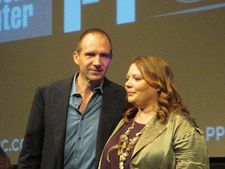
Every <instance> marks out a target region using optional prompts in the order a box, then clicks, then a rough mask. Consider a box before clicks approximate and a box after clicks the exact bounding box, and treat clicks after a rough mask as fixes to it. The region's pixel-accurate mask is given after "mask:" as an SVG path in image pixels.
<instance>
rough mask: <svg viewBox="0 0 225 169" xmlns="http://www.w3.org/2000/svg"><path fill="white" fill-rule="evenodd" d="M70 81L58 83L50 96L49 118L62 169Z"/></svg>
mask: <svg viewBox="0 0 225 169" xmlns="http://www.w3.org/2000/svg"><path fill="white" fill-rule="evenodd" d="M72 79H73V78H72ZM72 79H69V80H65V81H63V82H61V83H59V84H58V85H57V86H56V88H55V92H54V94H53V95H52V96H51V106H52V111H51V113H52V114H50V116H51V118H52V129H53V133H54V142H55V148H56V153H57V158H58V160H59V165H60V166H61V167H63V159H64V142H65V131H66V121H67V119H66V118H67V111H68V104H69V96H70V91H71V82H72Z"/></svg>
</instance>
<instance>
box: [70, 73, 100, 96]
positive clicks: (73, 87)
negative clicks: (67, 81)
mask: <svg viewBox="0 0 225 169" xmlns="http://www.w3.org/2000/svg"><path fill="white" fill-rule="evenodd" d="M78 75H79V73H78V72H77V73H75V75H74V77H73V83H72V88H71V93H70V96H74V95H80V94H79V92H78V91H77V87H76V83H75V82H76V79H77V77H78ZM103 83H104V80H102V81H101V83H100V85H99V86H97V87H95V88H94V89H93V91H94V92H95V93H99V94H103Z"/></svg>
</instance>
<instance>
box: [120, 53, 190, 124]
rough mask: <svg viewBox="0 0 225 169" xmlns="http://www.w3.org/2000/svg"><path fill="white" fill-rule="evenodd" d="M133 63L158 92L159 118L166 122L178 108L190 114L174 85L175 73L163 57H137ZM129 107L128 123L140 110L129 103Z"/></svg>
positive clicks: (126, 118) (126, 119)
mask: <svg viewBox="0 0 225 169" xmlns="http://www.w3.org/2000/svg"><path fill="white" fill-rule="evenodd" d="M131 64H135V65H136V66H137V68H138V69H139V71H140V73H141V75H142V77H143V78H144V79H145V80H146V82H147V83H148V84H149V85H150V86H151V87H153V88H155V89H156V90H157V92H158V104H159V111H158V112H157V120H160V121H161V122H162V123H165V122H166V121H167V119H168V116H169V113H170V112H171V111H173V110H176V109H179V110H180V111H182V112H183V113H184V114H186V115H187V114H189V111H188V110H187V108H186V107H185V106H184V105H183V103H182V99H181V97H180V95H179V93H178V92H177V90H176V88H175V86H174V82H173V73H172V71H171V69H170V67H169V65H168V64H167V63H166V62H165V61H164V60H163V59H162V58H160V57H155V56H141V57H138V58H135V59H134V60H133V61H132V63H131ZM128 104H129V103H128ZM129 107H131V108H130V109H128V110H127V111H126V112H125V115H124V119H125V122H126V123H128V122H129V120H130V119H131V118H134V117H135V115H136V113H137V111H138V109H137V108H136V107H134V106H132V105H129Z"/></svg>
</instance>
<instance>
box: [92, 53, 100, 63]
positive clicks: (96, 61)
mask: <svg viewBox="0 0 225 169" xmlns="http://www.w3.org/2000/svg"><path fill="white" fill-rule="evenodd" d="M93 64H94V65H101V57H100V55H99V54H98V55H96V56H95V57H94V60H93Z"/></svg>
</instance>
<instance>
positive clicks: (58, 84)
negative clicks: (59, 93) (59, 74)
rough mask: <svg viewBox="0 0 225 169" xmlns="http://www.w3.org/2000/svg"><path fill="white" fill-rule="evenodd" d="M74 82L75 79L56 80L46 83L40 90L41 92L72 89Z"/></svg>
mask: <svg viewBox="0 0 225 169" xmlns="http://www.w3.org/2000/svg"><path fill="white" fill-rule="evenodd" d="M72 81H73V77H69V78H65V79H61V80H55V81H52V82H49V83H45V84H43V85H41V86H39V87H38V88H39V89H41V90H50V89H65V88H68V89H70V86H71V83H72Z"/></svg>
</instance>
